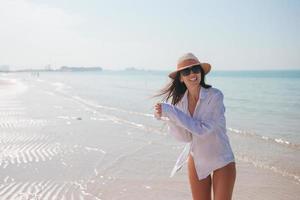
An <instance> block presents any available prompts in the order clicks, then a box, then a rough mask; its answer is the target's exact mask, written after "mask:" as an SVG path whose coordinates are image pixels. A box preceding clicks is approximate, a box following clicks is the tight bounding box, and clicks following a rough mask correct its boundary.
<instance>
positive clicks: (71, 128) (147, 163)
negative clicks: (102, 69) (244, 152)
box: [0, 77, 300, 200]
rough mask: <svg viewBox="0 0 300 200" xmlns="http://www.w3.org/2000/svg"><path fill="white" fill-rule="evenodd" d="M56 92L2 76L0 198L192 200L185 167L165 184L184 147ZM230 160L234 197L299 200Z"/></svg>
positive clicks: (291, 181) (257, 170)
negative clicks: (234, 171)
mask: <svg viewBox="0 0 300 200" xmlns="http://www.w3.org/2000/svg"><path fill="white" fill-rule="evenodd" d="M8 78H10V77H8ZM40 85H43V87H40ZM54 86H55V87H54ZM54 86H53V88H54V89H53V88H51V87H50V86H49V85H47V84H45V83H44V82H43V81H42V80H30V79H29V80H16V81H15V82H11V81H8V80H4V79H2V80H1V78H0V93H1V95H0V136H1V140H0V143H1V145H0V149H1V153H0V168H1V170H0V199H1V200H2V199H3V200H5V199H14V200H15V199H20V200H21V199H22V200H23V199H66V200H69V199H95V200H96V199H98V200H99V199H102V200H112V199H128V200H131V199H149V200H150V199H161V200H168V199H178V200H182V199H186V200H188V199H191V193H190V189H189V184H188V180H187V172H186V167H184V168H183V169H182V170H181V171H180V172H179V173H178V174H176V175H175V177H173V178H169V174H170V171H171V169H172V167H173V164H174V162H175V160H176V157H177V155H178V153H179V152H180V150H181V148H182V146H181V145H178V143H176V141H174V139H172V138H171V137H170V136H169V135H167V134H166V131H165V130H161V129H158V128H157V127H149V126H145V125H143V124H141V123H139V122H138V121H135V122H132V121H129V120H128V118H122V117H120V116H118V117H116V116H113V115H111V113H113V112H114V111H113V110H108V109H107V108H106V109H105V108H101V107H99V106H98V107H97V108H96V107H93V106H92V105H91V104H88V103H86V102H84V101H82V100H80V99H79V98H78V97H72V96H66V95H63V94H62V93H60V92H59V90H58V89H59V84H56V85H54ZM124 112H125V111H124ZM124 115H129V114H128V113H125V114H124ZM132 118H138V116H133V117H132ZM152 120H154V119H152ZM236 161H237V180H236V185H235V189H234V195H233V199H235V200H248V199H249V200H250V199H251V200H252V199H256V200H267V199H270V200H271V199H285V200H296V199H298V198H299V196H300V184H299V183H300V182H299V181H297V180H296V179H295V178H291V176H288V175H287V176H283V175H282V174H280V173H275V172H273V171H272V170H268V169H264V168H261V167H259V166H258V167H255V166H254V165H253V163H251V161H247V160H243V159H241V158H239V157H237V160H236Z"/></svg>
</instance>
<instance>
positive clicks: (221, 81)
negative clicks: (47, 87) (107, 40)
mask: <svg viewBox="0 0 300 200" xmlns="http://www.w3.org/2000/svg"><path fill="white" fill-rule="evenodd" d="M166 74H167V72H151V71H120V72H118V71H117V72H115V71H110V72H109V71H108V72H106V71H104V72H97V73H90V72H87V73H67V74H66V73H45V74H42V75H41V77H40V78H41V79H43V80H47V81H49V82H50V83H53V84H58V85H57V86H59V87H61V88H60V89H61V91H62V92H63V93H65V94H66V95H69V96H73V97H76V98H78V99H81V100H82V101H87V102H89V103H91V104H93V105H96V106H104V107H108V108H110V109H113V110H114V111H115V114H116V115H122V114H125V115H127V114H128V113H130V112H132V113H139V114H141V115H136V116H134V117H133V118H137V119H136V120H137V122H139V123H142V124H144V123H145V125H148V124H149V125H151V126H156V124H155V123H156V122H155V121H154V122H153V121H152V119H151V118H150V119H149V116H151V115H152V113H153V104H154V103H155V102H156V101H159V100H160V99H158V98H156V99H155V98H152V96H153V95H154V94H156V93H157V91H159V89H161V88H162V87H163V86H164V85H165V84H166V83H168V81H169V79H168V78H167V76H166ZM207 83H209V84H211V85H212V86H213V87H216V88H219V89H221V90H222V91H223V93H224V95H225V106H226V117H227V127H228V131H229V134H232V135H234V134H236V136H237V137H239V138H236V139H237V141H239V140H241V141H239V142H237V144H233V145H235V147H236V148H238V149H236V150H239V149H240V148H241V149H243V150H242V151H238V152H245V153H243V154H242V156H243V157H246V159H248V158H249V159H250V158H252V159H253V162H256V161H257V162H258V163H260V164H265V165H266V167H270V168H272V167H277V166H273V163H277V162H278V168H279V169H280V171H282V173H285V172H287V173H289V172H290V173H291V175H295V176H299V175H300V169H299V168H295V169H293V166H297V167H300V158H299V156H297V153H299V150H300V124H299V122H300V114H299V113H300V71H235V72H226V71H223V72H220V71H219V72H218V71H217V72H214V73H212V74H210V75H209V76H207ZM118 111H119V112H120V113H118ZM121 111H124V112H123V113H122V112H121ZM121 113H122V114H121ZM140 116H144V117H145V118H146V119H139V117H140ZM132 121H133V122H135V121H134V120H132ZM157 124H159V123H158V122H157ZM234 142H235V141H233V143H234ZM247 143H250V144H251V143H253V145H254V146H252V144H251V145H250V144H247ZM255 145H256V146H255ZM260 145H261V146H260ZM246 148H249V149H246ZM295 150H296V152H295ZM287 151H288V152H290V154H293V153H294V158H293V159H288V158H287V160H286V162H283V161H285V160H282V159H283V158H284V157H285V156H286V153H287ZM278 153H279V154H278ZM248 154H249V155H248ZM290 156H291V155H289V156H288V157H290ZM260 157H261V158H260ZM271 157H272V158H273V157H274V158H273V159H274V160H272V161H271V162H267V163H264V162H266V161H267V160H269V159H270V158H271ZM256 159H257V160H256ZM261 162H262V163H261ZM279 162H283V164H279ZM286 165H291V166H286ZM289 167H290V168H291V169H289ZM289 170H291V171H289ZM299 180H300V178H299Z"/></svg>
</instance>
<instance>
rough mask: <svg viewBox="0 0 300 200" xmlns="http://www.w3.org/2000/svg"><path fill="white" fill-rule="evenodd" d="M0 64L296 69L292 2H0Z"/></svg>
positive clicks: (299, 65)
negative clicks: (188, 59)
mask: <svg viewBox="0 0 300 200" xmlns="http://www.w3.org/2000/svg"><path fill="white" fill-rule="evenodd" d="M0 45H1V47H0V65H5V64H6V65H10V66H11V68H14V69H20V68H25V67H32V68H42V67H44V66H45V65H47V64H51V65H52V66H54V67H60V66H62V65H68V66H101V67H103V68H105V69H121V68H126V67H137V68H144V69H163V70H170V69H172V68H173V67H174V66H175V65H176V62H177V59H178V57H179V56H180V55H182V54H183V53H186V52H193V53H194V54H195V55H196V56H198V58H199V59H200V61H205V62H209V63H211V64H212V66H213V67H214V68H215V69H218V70H230V69H234V70H236V69H241V70H242V69H300V1H299V0H251V1H249V0H247V1H246V0H245V1H242V0H240V1H238V0H236V1H231V0H224V1H222V0H219V1H212V0H209V1H208V0H204V1H202V0H194V1H192V0H182V1H176V0H166V1H163V0H148V1H145V0H144V1H143V0H136V1H134V0H119V1H116V0H0Z"/></svg>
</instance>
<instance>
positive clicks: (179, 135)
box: [167, 120, 192, 143]
mask: <svg viewBox="0 0 300 200" xmlns="http://www.w3.org/2000/svg"><path fill="white" fill-rule="evenodd" d="M167 124H168V129H169V133H170V135H172V136H174V137H175V138H176V139H177V140H178V141H180V142H186V143H188V142H191V141H192V134H191V133H189V132H188V131H187V130H186V129H185V128H182V127H180V126H178V125H176V124H175V122H174V121H171V120H169V121H167Z"/></svg>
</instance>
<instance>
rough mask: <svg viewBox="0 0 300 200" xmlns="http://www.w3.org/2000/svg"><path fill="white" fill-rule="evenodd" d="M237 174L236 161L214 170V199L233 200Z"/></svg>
mask: <svg viewBox="0 0 300 200" xmlns="http://www.w3.org/2000/svg"><path fill="white" fill-rule="evenodd" d="M235 176H236V169H235V163H234V162H231V163H229V164H228V165H226V166H225V167H222V168H220V169H217V170H215V171H214V174H213V188H214V200H231V196H232V191H233V186H234V182H235Z"/></svg>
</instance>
